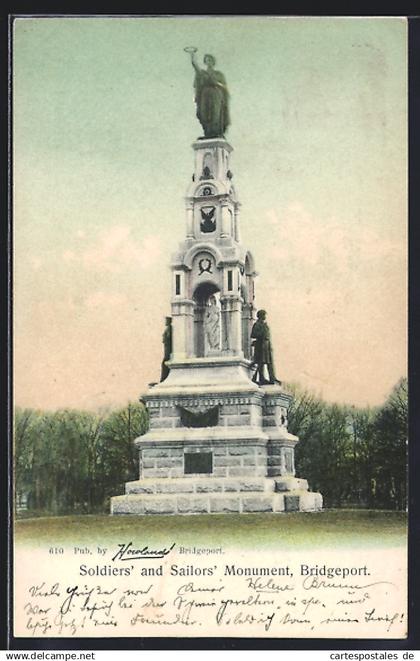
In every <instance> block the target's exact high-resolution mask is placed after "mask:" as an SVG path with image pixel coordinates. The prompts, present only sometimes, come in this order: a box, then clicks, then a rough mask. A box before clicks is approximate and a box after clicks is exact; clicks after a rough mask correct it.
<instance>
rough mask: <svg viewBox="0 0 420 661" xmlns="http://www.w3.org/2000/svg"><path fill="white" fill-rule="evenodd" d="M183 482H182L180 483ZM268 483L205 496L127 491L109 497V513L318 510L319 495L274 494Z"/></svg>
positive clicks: (301, 492)
mask: <svg viewBox="0 0 420 661" xmlns="http://www.w3.org/2000/svg"><path fill="white" fill-rule="evenodd" d="M186 481H187V480H184V482H186ZM209 482H210V480H209ZM268 482H271V485H270V486H271V490H268V489H267V490H264V491H239V490H238V491H236V492H234V491H230V492H229V491H222V492H217V491H214V490H211V491H208V492H207V493H202V492H197V491H195V492H189V493H187V492H186V493H181V492H180V486H179V485H176V490H175V487H174V491H173V492H172V493H171V492H160V493H135V492H130V493H127V494H126V495H124V496H114V497H113V498H112V501H111V508H112V509H111V513H112V514H128V515H130V514H131V515H137V516H138V515H140V516H141V515H146V514H168V515H169V514H171V515H173V514H182V515H184V514H222V513H246V512H249V513H251V512H273V513H281V512H295V511H301V512H305V511H307V512H313V511H318V510H321V509H322V496H321V494H319V493H314V492H309V491H306V490H305V489H295V490H292V491H287V492H276V491H274V487H275V483H274V480H268ZM209 486H210V485H209Z"/></svg>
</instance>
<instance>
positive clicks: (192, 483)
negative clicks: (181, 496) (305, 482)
mask: <svg viewBox="0 0 420 661" xmlns="http://www.w3.org/2000/svg"><path fill="white" fill-rule="evenodd" d="M125 491H126V494H127V495H128V494H166V493H189V494H192V493H194V494H202V493H232V492H234V493H235V492H250V491H252V492H266V491H268V492H270V491H275V481H274V480H273V479H270V478H266V477H262V478H258V477H252V478H248V479H246V478H244V477H241V478H232V477H227V478H219V479H218V478H215V477H202V476H200V477H190V478H188V477H182V478H178V479H177V478H163V479H161V480H156V479H153V478H143V479H141V480H135V481H133V482H127V483H126V485H125Z"/></svg>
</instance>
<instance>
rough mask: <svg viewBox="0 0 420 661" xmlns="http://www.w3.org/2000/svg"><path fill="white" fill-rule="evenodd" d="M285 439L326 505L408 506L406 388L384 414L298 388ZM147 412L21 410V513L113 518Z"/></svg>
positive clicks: (17, 444)
mask: <svg viewBox="0 0 420 661" xmlns="http://www.w3.org/2000/svg"><path fill="white" fill-rule="evenodd" d="M288 390H289V391H290V392H291V393H292V395H293V402H292V404H291V406H290V409H289V431H290V432H291V433H292V434H296V435H298V436H299V438H300V442H299V443H298V445H297V446H296V472H297V475H298V476H303V477H305V478H306V479H307V480H308V482H309V485H310V488H311V489H312V490H319V491H320V492H321V493H322V494H323V496H324V505H325V506H326V507H368V508H379V509H399V510H403V509H405V508H406V503H407V491H406V482H407V479H406V478H407V460H406V454H407V380H406V379H401V380H400V381H399V382H398V384H397V385H396V386H395V388H394V389H393V391H392V393H391V395H390V396H389V398H388V399H387V400H386V402H385V403H384V405H383V406H381V407H378V408H374V409H370V408H356V407H353V406H345V405H337V404H329V403H326V402H324V401H323V400H322V399H321V398H319V397H317V396H315V395H314V394H313V393H311V392H308V391H305V390H303V389H301V388H299V387H298V386H294V385H291V386H288ZM147 428H148V414H147V411H146V409H145V407H144V405H143V404H141V403H135V404H133V403H130V404H128V405H127V406H126V407H124V408H122V409H119V410H116V411H111V412H107V413H93V412H87V411H77V410H69V409H64V410H59V411H54V412H45V411H37V410H34V409H22V408H17V409H16V411H15V434H14V483H15V484H14V486H15V501H16V507H17V509H18V510H19V509H22V508H24V509H25V510H29V511H30V512H33V513H42V514H68V513H95V512H108V511H109V499H110V497H111V496H115V495H118V494H122V493H124V484H125V482H127V481H130V480H135V479H137V478H138V453H137V451H136V450H135V448H134V443H133V441H134V439H135V438H136V437H138V436H140V435H142V434H144V433H145V432H146V431H147Z"/></svg>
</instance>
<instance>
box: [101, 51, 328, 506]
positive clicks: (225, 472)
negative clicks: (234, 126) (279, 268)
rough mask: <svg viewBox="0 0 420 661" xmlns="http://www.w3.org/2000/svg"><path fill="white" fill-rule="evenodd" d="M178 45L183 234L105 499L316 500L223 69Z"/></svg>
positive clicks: (140, 502)
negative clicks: (188, 91)
mask: <svg viewBox="0 0 420 661" xmlns="http://www.w3.org/2000/svg"><path fill="white" fill-rule="evenodd" d="M185 50H186V51H187V53H189V55H190V57H191V63H192V65H193V68H194V71H195V80H194V90H195V104H196V110H197V118H198V120H199V122H200V124H201V126H202V128H203V132H204V135H203V136H202V137H200V138H198V139H197V140H196V141H195V142H194V143H193V145H192V148H193V151H194V174H193V176H192V180H191V182H190V184H189V187H188V190H187V195H186V236H185V239H184V240H183V241H182V243H181V244H180V246H179V248H178V251H177V252H176V253H175V254H174V255H173V257H172V261H171V273H172V298H171V316H170V317H167V318H166V327H165V331H164V335H163V344H164V356H163V363H162V369H161V381H160V383H158V384H155V385H152V386H151V387H150V388H149V390H148V391H147V393H146V394H145V395H144V396H143V398H142V399H143V401H144V402H145V405H146V407H147V410H148V412H149V417H150V428H149V431H148V432H147V433H146V434H144V436H141V437H139V438H137V439H136V441H135V444H136V447H137V449H138V451H139V479H138V480H135V481H133V482H128V483H127V484H126V493H125V495H122V496H115V497H113V498H112V499H111V512H112V514H137V515H147V514H204V513H209V514H211V513H218V514H219V513H225V512H226V513H229V512H236V513H242V512H244V513H245V512H279V513H280V512H290V511H302V512H306V511H317V510H320V509H321V508H322V496H321V494H320V493H314V492H311V491H309V489H308V483H307V481H306V480H305V479H302V478H298V477H296V476H295V465H294V448H295V445H296V443H297V442H298V438H297V436H294V435H293V434H290V433H289V432H288V431H287V411H288V407H289V404H290V401H291V396H290V395H289V394H288V393H287V392H286V391H285V390H284V388H282V386H281V383H280V381H278V379H277V377H276V375H275V369H274V359H273V350H272V346H271V340H270V331H269V326H268V324H267V317H268V315H267V312H266V311H265V310H258V311H257V308H256V305H255V291H254V280H255V277H256V272H255V264H254V259H253V257H252V254H251V252H250V251H249V250H248V249H247V248H246V247H245V246H244V245H243V244H242V243H241V238H240V222H239V208H240V204H239V201H238V197H237V194H236V190H235V187H234V185H233V183H232V178H233V174H232V170H231V166H230V156H231V153H232V151H233V149H232V147H231V145H230V144H229V143H228V142H227V140H226V138H225V133H226V131H227V128H228V126H229V124H230V117H229V92H228V88H227V84H226V80H225V77H224V75H223V74H222V73H221V72H220V71H218V70H217V69H216V60H215V58H214V57H213V55H205V56H204V67H205V68H201V66H200V65H199V64H198V61H197V58H196V50H197V49H196V48H194V47H187V48H186V49H185ZM150 294H151V295H152V292H150ZM273 304H274V305H275V304H276V303H275V300H274V301H273ZM156 367H157V369H158V366H156Z"/></svg>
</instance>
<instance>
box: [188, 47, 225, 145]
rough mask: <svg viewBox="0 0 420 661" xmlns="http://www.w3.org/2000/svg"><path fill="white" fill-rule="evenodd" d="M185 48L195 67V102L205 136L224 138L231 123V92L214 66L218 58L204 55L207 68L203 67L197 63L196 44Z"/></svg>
mask: <svg viewBox="0 0 420 661" xmlns="http://www.w3.org/2000/svg"><path fill="white" fill-rule="evenodd" d="M184 50H186V51H187V53H190V55H191V64H192V65H193V67H194V69H195V80H194V88H195V103H196V105H197V117H198V119H199V121H200V124H201V126H202V127H203V130H204V137H205V138H222V137H224V133H225V131H226V129H227V127H228V126H229V124H230V119H229V92H228V88H227V85H226V79H225V77H224V75H223V74H222V73H221V72H220V71H216V70H215V68H214V66H215V64H216V59H215V58H214V57H213V55H208V54H207V55H205V56H204V64H205V65H206V67H207V68H206V69H201V68H200V67H199V65H198V63H197V60H196V57H195V53H196V50H197V49H196V48H195V47H194V46H187V48H185V49H184Z"/></svg>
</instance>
